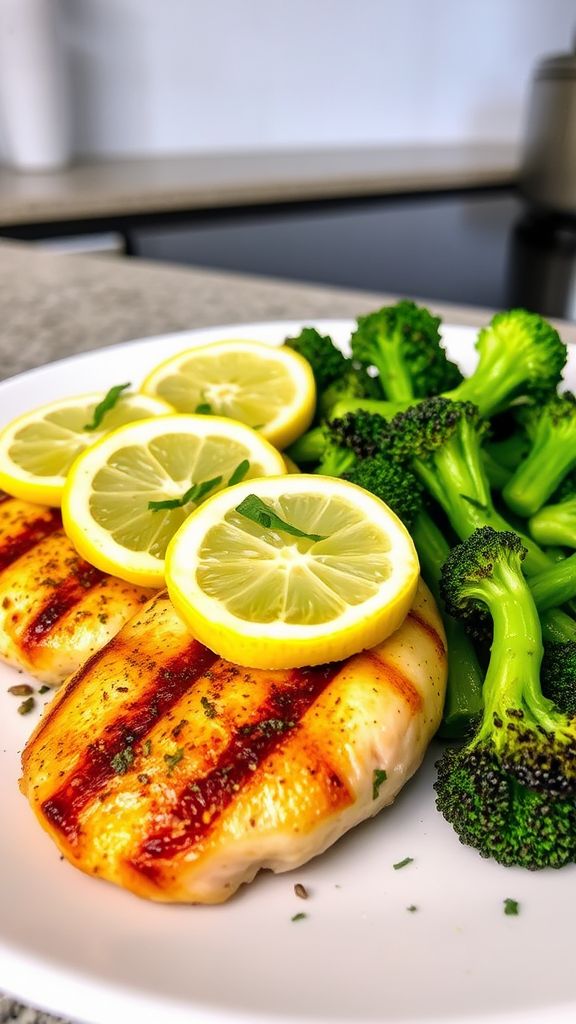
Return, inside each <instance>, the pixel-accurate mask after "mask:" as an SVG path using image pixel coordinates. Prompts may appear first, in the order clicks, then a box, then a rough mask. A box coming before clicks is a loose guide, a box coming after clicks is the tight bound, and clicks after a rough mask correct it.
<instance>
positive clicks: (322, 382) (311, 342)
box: [284, 327, 348, 395]
mask: <svg viewBox="0 0 576 1024" xmlns="http://www.w3.org/2000/svg"><path fill="white" fill-rule="evenodd" d="M284 344H285V345H287V346H288V348H291V349H293V350H294V352H298V354H299V355H301V356H303V357H304V359H306V361H307V362H308V363H310V367H311V369H312V373H313V374H314V380H315V381H316V389H317V392H318V394H319V395H320V394H321V393H322V392H323V391H324V390H325V389H326V388H327V387H328V385H329V384H331V383H332V381H334V380H338V378H339V377H341V376H342V374H343V373H345V372H346V369H347V366H348V360H347V359H346V356H345V355H344V354H343V353H342V352H341V351H340V349H339V348H336V345H335V344H334V342H333V341H332V338H330V337H329V336H328V335H327V334H325V335H323V334H320V332H319V331H317V330H316V328H315V327H304V328H303V330H302V331H301V332H300V334H299V335H298V336H297V337H296V338H286V340H285V342H284Z"/></svg>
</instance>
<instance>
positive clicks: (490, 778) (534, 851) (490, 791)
mask: <svg viewBox="0 0 576 1024" xmlns="http://www.w3.org/2000/svg"><path fill="white" fill-rule="evenodd" d="M437 769H438V779H437V781H436V784H435V786H434V789H435V790H436V806H437V808H438V810H439V811H440V813H441V814H443V815H444V817H445V818H446V820H447V821H448V822H450V824H451V825H452V826H453V828H454V829H455V831H456V833H457V835H458V837H459V839H460V842H461V843H464V844H465V845H466V846H472V847H473V848H474V849H475V850H477V851H478V853H480V854H481V856H482V857H493V858H494V860H496V861H498V863H499V864H504V865H505V866H506V867H522V868H528V869H529V870H530V871H535V870H537V869H538V868H561V867H564V866H565V865H566V864H571V863H573V861H574V860H576V807H575V805H574V801H573V800H549V799H548V797H547V796H545V795H544V794H542V793H537V792H535V791H534V790H532V789H529V788H528V787H526V786H523V785H522V784H521V783H519V782H518V781H517V780H516V779H515V778H513V777H512V776H511V775H509V774H508V773H507V772H506V770H505V769H504V768H503V767H502V764H501V762H500V760H499V759H498V757H496V756H495V755H493V754H491V753H490V751H489V749H487V747H486V746H484V745H482V746H473V745H472V744H470V745H469V746H467V747H464V748H460V749H458V750H455V749H449V750H447V751H446V753H445V754H444V756H443V757H442V758H441V760H440V761H438V763H437Z"/></svg>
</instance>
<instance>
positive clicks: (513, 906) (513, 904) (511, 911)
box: [504, 899, 520, 917]
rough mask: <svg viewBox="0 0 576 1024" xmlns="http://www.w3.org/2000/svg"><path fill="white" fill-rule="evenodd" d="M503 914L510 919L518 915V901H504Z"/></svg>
mask: <svg viewBox="0 0 576 1024" xmlns="http://www.w3.org/2000/svg"><path fill="white" fill-rule="evenodd" d="M504 913H505V914H508V915H509V916H511V917H516V916H517V915H518V914H519V913H520V904H519V903H518V900H511V899H505V900H504Z"/></svg>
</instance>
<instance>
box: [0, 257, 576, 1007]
mask: <svg viewBox="0 0 576 1024" xmlns="http://www.w3.org/2000/svg"><path fill="white" fill-rule="evenodd" d="M393 298H394V297H393V296H390V295H375V294H371V293H368V292H353V291H345V290H342V289H331V288H325V287H321V288H320V287H315V286H309V285H303V284H293V283H289V282H284V281H274V280H270V279H269V278H266V279H265V280H264V279H260V278H256V277H243V276H240V275H238V274H223V273H215V272H212V271H205V270H201V269H193V268H189V267H187V268H182V267H172V266H169V265H166V264H165V263H163V264H162V265H155V264H152V263H145V262H140V261H138V262H136V261H130V260H127V259H113V258H96V257H85V256H60V255H53V254H49V253H45V252H42V251H40V250H38V249H35V248H34V247H28V246H25V245H22V244H19V243H12V242H0V377H9V376H12V375H13V374H15V373H19V372H20V371H22V370H26V369H29V368H31V367H33V366H38V365H40V364H42V363H47V362H50V361H52V360H54V359H59V358H62V357H63V356H67V355H72V354H74V353H76V352H84V351H88V350H89V349H95V348H103V347H105V346H107V345H113V344H115V343H117V342H120V341H126V340H128V339H130V338H137V337H144V336H147V335H153V334H158V333H161V332H165V331H176V330H182V329H186V328H192V327H202V326H209V325H216V324H219V323H221V324H225V323H231V322H238V321H253V320H269V319H301V318H302V319H307V318H310V319H312V318H314V317H327V318H334V317H340V316H342V317H354V316H356V315H357V314H358V313H362V312H366V311H368V310H370V309H373V308H375V307H377V306H378V305H379V304H380V305H381V304H383V303H384V302H386V301H390V300H391V299H393ZM430 307H431V308H432V309H434V310H435V311H436V312H438V313H439V314H440V315H441V316H442V317H443V318H444V319H445V320H446V321H448V322H451V323H466V324H478V325H481V324H483V323H485V322H486V320H487V319H488V317H489V315H490V314H489V312H488V311H486V310H479V309H470V308H463V307H457V306H446V305H439V304H436V303H430ZM561 333H562V336H563V337H564V339H565V340H566V341H571V342H576V324H570V325H568V324H562V325H561ZM32 987H33V980H31V992H32ZM8 1021H10V1022H17V1024H56V1020H55V1018H52V1017H50V1016H49V1015H47V1014H44V1013H41V1012H38V1011H34V1010H31V1009H29V1008H27V1007H24V1006H22V1005H21V1004H20V1003H17V1002H15V1001H13V1000H11V999H9V998H8V997H4V998H2V997H1V996H0V1024H2V1022H8Z"/></svg>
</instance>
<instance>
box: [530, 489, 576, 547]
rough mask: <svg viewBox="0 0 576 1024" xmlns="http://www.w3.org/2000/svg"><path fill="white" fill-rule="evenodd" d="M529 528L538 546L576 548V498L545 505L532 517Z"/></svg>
mask: <svg viewBox="0 0 576 1024" xmlns="http://www.w3.org/2000/svg"><path fill="white" fill-rule="evenodd" d="M528 527H529V530H530V536H531V537H533V538H534V540H535V541H536V543H537V544H545V545H548V544H560V545H561V546H562V547H566V548H576V496H575V497H572V498H566V500H565V501H559V502H558V503H557V504H555V505H545V506H544V508H541V509H540V510H539V511H538V512H537V513H536V515H534V516H532V518H531V519H530V522H529V523H528Z"/></svg>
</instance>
